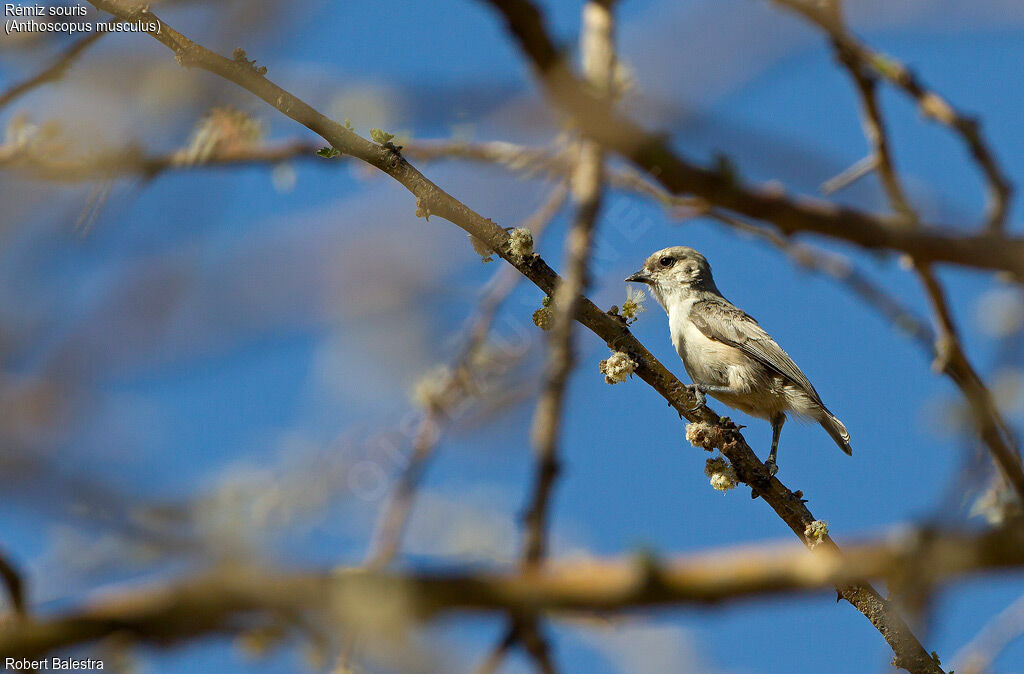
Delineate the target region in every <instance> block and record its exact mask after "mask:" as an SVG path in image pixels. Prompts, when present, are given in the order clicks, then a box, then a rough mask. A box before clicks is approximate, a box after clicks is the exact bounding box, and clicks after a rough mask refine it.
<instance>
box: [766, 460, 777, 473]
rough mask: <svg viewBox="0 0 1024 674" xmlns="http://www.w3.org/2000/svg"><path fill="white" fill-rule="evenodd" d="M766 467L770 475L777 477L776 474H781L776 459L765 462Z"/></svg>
mask: <svg viewBox="0 0 1024 674" xmlns="http://www.w3.org/2000/svg"><path fill="white" fill-rule="evenodd" d="M764 467H765V469H766V470H767V471H768V475H770V476H771V477H775V474H776V473H778V472H779V465H778V464H777V463H775V459H768V460H767V461H765V462H764Z"/></svg>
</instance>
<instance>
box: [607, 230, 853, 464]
mask: <svg viewBox="0 0 1024 674" xmlns="http://www.w3.org/2000/svg"><path fill="white" fill-rule="evenodd" d="M626 280H627V281H630V282H636V283H645V284H647V285H649V286H650V287H651V293H652V294H653V295H654V297H655V299H656V300H658V303H659V304H661V306H662V308H664V309H665V312H666V313H667V314H668V320H669V329H670V330H671V333H672V343H673V344H674V345H675V347H676V351H677V352H678V353H679V357H680V358H682V360H683V366H684V367H685V368H686V372H687V374H688V375H689V376H690V379H691V380H692V381H693V383H694V386H695V387H696V390H697V393H698V397H699V398H701V399H702V397H703V394H704V393H707V394H709V395H712V396H714V397H715V398H717V399H718V400H720V401H721V402H723V403H724V404H726V405H728V406H729V407H732V408H735V409H738V410H740V411H742V412H745V413H747V414H749V415H751V416H753V417H759V418H762V419H768V420H769V421H770V422H771V424H772V450H771V454H770V456H769V458H768V462H767V465H768V468H769V470H770V471H772V472H773V473H774V472H775V470H776V469H777V468H776V463H775V460H776V453H777V451H778V442H779V434H780V432H781V430H782V424H783V423H785V421H786V413H787V412H791V413H793V414H795V415H797V416H798V417H801V418H804V419H809V420H814V421H817V422H818V423H819V424H821V426H822V428H824V429H825V430H826V431H827V432H828V434H829V435H830V436H832V439H833V440H835V442H836V444H837V445H839V448H840V449H842V450H843V451H844V452H846V453H847V454H851V453H852V450H851V448H850V434H849V433H848V432H847V431H846V427H845V426H843V423H842V422H841V421H839V419H837V418H836V417H835V415H833V414H832V413H831V412H830V411H829V410H828V408H827V407H825V404H824V403H823V402H822V401H821V396H819V395H818V392H817V391H816V390H815V389H814V386H813V385H811V382H810V381H809V380H808V379H807V376H806V375H805V374H804V373H803V372H802V371H801V370H800V368H799V367H797V365H796V363H794V362H793V359H792V358H790V357H789V354H787V353H786V352H785V351H783V350H782V347H780V346H779V345H778V344H777V343H776V342H775V340H774V339H772V338H771V335H769V334H768V333H767V332H765V331H764V329H763V328H762V327H761V326H760V325H758V323H757V321H755V320H754V319H753V318H751V317H750V316H748V315H747V314H746V313H744V312H743V311H741V310H740V309H738V308H736V307H735V306H733V305H732V304H731V303H730V302H729V300H727V299H725V298H724V297H723V296H722V293H721V292H719V290H718V287H717V286H716V285H715V281H714V278H713V277H712V276H711V266H710V265H709V264H708V261H707V260H706V259H705V258H704V256H703V255H701V254H700V253H698V252H697V251H695V250H694V249H692V248H687V247H685V246H673V247H671V248H665V249H663V250H659V251H658V252H656V253H654V254H653V255H651V256H650V257H649V258H647V261H646V262H645V263H644V266H643V269H641V270H640V271H638V272H636V273H635V274H633V275H632V276H630V277H629V278H627V279H626Z"/></svg>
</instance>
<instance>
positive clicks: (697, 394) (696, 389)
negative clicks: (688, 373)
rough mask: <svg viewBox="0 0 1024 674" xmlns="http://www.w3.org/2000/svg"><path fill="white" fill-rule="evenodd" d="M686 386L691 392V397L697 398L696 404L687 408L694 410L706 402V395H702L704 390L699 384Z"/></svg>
mask: <svg viewBox="0 0 1024 674" xmlns="http://www.w3.org/2000/svg"><path fill="white" fill-rule="evenodd" d="M686 388H687V389H689V391H690V393H692V394H693V397H694V398H696V399H697V404H696V405H694V406H693V407H692V408H690V409H689V411H690V412H696V411H697V410H699V409H700V408H702V407H704V406H705V405H706V404H707V402H708V399H707V396H705V395H704V391H701V390H700V386H697V385H696V384H694V385H693V386H687V387H686Z"/></svg>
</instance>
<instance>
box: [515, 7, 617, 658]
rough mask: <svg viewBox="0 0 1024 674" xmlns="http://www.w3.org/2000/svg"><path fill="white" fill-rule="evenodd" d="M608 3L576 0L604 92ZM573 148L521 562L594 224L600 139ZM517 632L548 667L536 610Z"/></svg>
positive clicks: (543, 547)
mask: <svg viewBox="0 0 1024 674" xmlns="http://www.w3.org/2000/svg"><path fill="white" fill-rule="evenodd" d="M614 4H615V0H588V2H586V3H585V4H584V6H583V21H582V29H581V35H582V40H581V41H582V53H583V70H584V73H585V76H586V78H587V81H588V82H589V83H590V85H591V86H593V87H594V89H595V90H596V91H599V92H602V94H603V95H605V96H609V97H610V96H611V92H612V78H613V77H614V73H615V37H614V25H615V22H614V18H613V15H612V8H613V6H614ZM578 152H579V158H578V160H577V162H576V165H575V167H574V169H573V175H572V194H573V199H574V201H575V203H576V217H575V219H574V222H573V225H572V227H571V228H570V229H569V233H568V235H567V236H566V246H565V248H566V251H565V258H566V261H565V269H566V272H565V279H564V280H563V281H562V282H561V283H559V284H558V285H557V286H556V287H555V292H554V294H553V302H552V306H551V311H552V314H553V316H552V321H551V336H550V338H549V340H548V355H547V361H546V363H545V366H544V385H543V388H542V389H541V393H540V396H539V398H538V399H537V407H536V410H535V412H534V416H533V428H532V433H531V435H532V441H533V442H532V444H533V448H534V453H535V456H536V467H535V469H534V479H533V485H532V492H531V494H530V496H529V501H528V505H527V507H526V510H525V512H524V515H523V523H524V526H525V532H524V540H523V551H522V564H523V566H524V568H526V569H535V568H537V567H538V566H539V565H540V564H541V563H542V562H543V561H544V557H545V555H546V554H547V548H548V520H549V518H550V512H551V497H552V491H553V489H554V485H555V481H556V480H557V478H558V473H559V472H560V470H561V464H560V462H559V457H558V442H559V436H560V435H561V431H562V419H563V416H564V409H565V389H566V387H567V385H568V382H569V375H570V374H571V373H572V370H573V367H574V366H575V353H574V351H573V331H574V329H575V325H576V320H575V317H576V314H577V311H578V309H579V305H580V302H581V300H582V297H583V293H585V292H586V290H587V285H588V278H587V276H588V267H589V265H590V255H591V251H592V249H593V245H594V230H595V229H596V227H597V219H598V214H599V213H600V211H601V202H602V197H603V194H602V193H603V183H604V153H603V151H602V149H601V146H600V145H598V144H597V143H595V142H593V141H591V140H586V139H581V140H580V141H579V146H578ZM516 634H518V639H519V641H520V642H521V643H522V644H523V646H524V647H525V649H526V651H527V653H529V654H530V657H531V658H532V659H533V661H534V662H535V663H536V665H537V669H538V670H539V671H541V672H545V673H547V672H554V671H555V668H554V663H553V661H552V659H551V648H550V645H549V643H548V640H547V638H546V637H545V636H544V632H543V626H542V624H541V622H540V620H539V619H538V618H537V617H536V616H535V615H531V614H527V615H526V616H512V624H511V626H510V628H509V635H510V636H513V635H516Z"/></svg>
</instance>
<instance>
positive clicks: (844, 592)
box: [89, 0, 1012, 672]
mask: <svg viewBox="0 0 1024 674" xmlns="http://www.w3.org/2000/svg"><path fill="white" fill-rule="evenodd" d="M89 1H90V3H91V4H93V5H94V6H96V7H97V8H99V9H102V10H104V11H109V12H111V13H113V14H114V15H116V16H119V17H121V18H123V19H125V20H127V21H138V20H140V19H145V20H147V21H156V22H157V23H158V26H159V27H158V29H157V30H155V31H153V32H151V33H150V35H151V36H152V37H153V38H154V39H156V40H157V41H159V42H160V43H161V44H163V45H165V46H166V47H168V48H169V49H171V50H172V51H173V52H174V53H175V55H176V57H177V59H178V61H179V62H180V63H182V64H183V65H186V66H192V67H200V68H203V69H205V70H208V71H210V72H212V73H215V74H217V75H220V76H221V77H223V78H225V79H227V80H229V81H232V82H234V83H236V84H238V85H239V86H241V87H243V88H245V89H247V90H248V91H250V92H252V93H253V94H255V95H256V96H258V97H260V98H261V99H263V100H264V101H266V102H267V103H269V104H270V105H272V106H273V107H275V108H276V109H278V110H280V111H281V112H282V113H284V114H285V115H287V116H288V117H291V118H292V119H294V120H295V121H297V122H299V123H301V124H303V125H305V126H307V127H308V128H310V129H311V130H313V131H314V132H316V133H318V134H319V135H321V136H322V137H323V138H325V139H326V140H327V141H328V142H329V143H330V144H331V145H332V146H333V147H335V148H336V149H337V150H338V151H339V152H343V153H345V154H349V155H352V156H354V157H357V158H359V159H361V160H363V161H365V162H367V163H368V164H370V165H372V166H375V167H377V168H378V169H380V170H381V171H383V172H385V173H387V174H388V175H390V176H391V177H392V178H394V179H395V180H396V181H397V182H399V183H400V184H402V185H404V186H405V187H406V188H407V189H408V190H409V191H410V192H412V194H414V195H415V196H416V198H417V206H418V209H417V210H418V211H419V212H421V213H423V214H427V213H431V214H434V215H436V216H438V217H442V218H444V219H446V220H448V221H450V222H452V223H453V224H455V225H457V226H459V227H461V228H462V229H464V230H465V231H466V232H468V233H469V234H472V235H473V236H475V237H476V238H478V239H480V240H481V241H483V242H484V243H486V244H487V245H488V246H489V247H490V248H491V249H492V250H494V251H495V253H496V254H497V255H499V256H500V257H502V258H503V259H504V260H506V261H507V262H509V263H510V264H512V265H513V266H515V267H516V268H517V269H519V270H520V271H521V272H522V273H523V274H524V275H526V276H527V277H528V278H529V279H530V280H531V281H533V282H534V284H536V285H537V287H539V288H540V289H541V290H542V291H544V292H545V293H547V294H551V293H553V292H554V290H555V288H556V287H557V285H558V284H559V283H560V282H561V279H560V278H559V277H558V275H557V274H556V273H555V272H554V271H553V270H552V269H551V268H550V267H549V266H548V265H547V264H546V263H545V262H544V261H543V260H542V259H541V258H540V256H538V255H532V256H521V255H518V254H516V253H515V252H514V251H512V250H511V248H510V246H509V236H508V233H507V232H506V231H505V230H504V229H502V228H501V227H499V226H498V225H497V224H496V223H494V222H492V221H491V220H488V219H485V218H483V217H482V216H480V215H479V214H477V213H476V212H474V211H472V210H471V209H470V208H469V207H467V206H466V205H465V204H463V203H461V202H459V201H457V200H456V199H454V198H453V197H452V196H451V195H449V194H447V193H446V192H444V191H443V190H442V189H441V188H440V187H438V186H437V185H435V184H434V183H432V182H430V181H429V180H428V179H427V178H426V177H424V176H423V174H421V173H420V172H419V171H417V170H416V169H415V168H414V167H413V166H412V165H411V164H409V163H408V161H406V160H405V158H404V157H402V156H401V154H400V153H399V152H398V151H397V149H396V148H395V147H394V146H393V145H391V144H389V143H387V144H383V145H380V144H376V143H371V142H369V141H367V140H366V139H364V138H362V137H360V136H359V135H358V134H356V133H354V132H353V131H351V130H349V129H346V128H345V127H343V126H342V125H340V124H338V123H337V122H335V121H333V120H331V119H329V118H327V117H325V116H324V115H322V114H321V113H319V112H318V111H316V110H315V109H313V108H312V107H310V106H309V105H308V104H307V103H305V102H303V101H301V100H300V99H298V98H296V97H295V96H293V95H292V94H290V93H288V92H287V91H285V90H284V89H281V88H280V87H278V86H277V85H276V84H274V83H273V82H271V81H270V80H268V79H267V78H266V77H265V75H266V72H265V69H262V68H257V67H256V66H255V64H254V63H253V62H251V61H249V60H248V59H247V57H246V55H245V52H244V51H243V50H241V49H238V50H236V51H235V55H234V59H227V58H224V57H222V56H220V55H218V54H215V53H213V52H211V51H209V50H207V49H205V48H204V47H202V46H200V45H198V44H196V43H194V42H192V41H191V40H189V39H188V38H186V37H185V36H184V35H182V34H181V33H179V32H177V31H176V30H174V29H173V28H171V27H170V26H168V25H167V24H166V23H164V22H163V21H161V20H159V19H158V18H157V17H156V16H155V15H153V14H152V13H151V12H148V11H144V10H137V9H136V10H130V9H125V8H124V7H122V6H121V4H120V3H117V2H112V1H111V0H89ZM527 4H528V3H527ZM531 7H532V6H531ZM594 100H597V99H594ZM595 105H601V104H600V103H595ZM927 238H929V239H931V238H932V237H927ZM960 245H961V246H962V245H963V239H961V240H960ZM1011 248H1012V246H1010V245H1009V242H1008V241H1003V242H1002V247H1001V249H1002V250H1007V249H1011ZM576 319H577V320H578V321H580V322H581V323H583V324H584V325H585V326H587V327H588V328H589V329H590V330H592V331H593V332H594V333H595V334H597V335H598V336H600V337H601V338H602V339H603V340H604V341H605V343H606V344H608V345H609V347H611V348H614V349H615V350H619V351H624V352H626V353H627V354H628V355H629V356H630V358H631V359H632V360H633V362H635V363H636V364H637V369H636V374H637V375H638V376H639V377H640V378H641V379H643V380H644V381H645V382H647V383H648V384H650V385H651V386H652V387H654V388H655V389H656V390H657V391H658V392H659V393H660V394H661V395H662V396H663V397H664V398H665V399H666V400H667V401H668V402H669V404H670V405H671V406H672V407H673V408H674V409H675V410H676V411H677V412H678V413H679V414H680V415H681V416H683V417H685V418H687V419H688V420H690V421H705V422H707V423H708V424H710V425H712V426H714V427H716V428H717V429H718V430H719V431H720V433H721V447H720V449H721V451H722V453H723V454H725V456H726V457H727V458H728V459H729V461H730V462H731V463H732V465H733V467H734V469H735V471H736V473H737V476H738V477H739V479H740V480H742V481H744V482H745V483H747V484H749V485H751V486H752V487H753V489H754V490H755V491H756V492H757V493H758V494H759V495H760V496H761V497H762V498H763V499H764V500H765V502H766V503H768V504H769V505H771V507H772V508H773V509H774V510H775V511H776V513H778V515H779V516H780V517H781V518H782V519H783V520H784V521H785V522H786V524H787V525H788V526H789V527H790V529H792V530H793V532H794V533H796V535H797V536H798V537H800V538H801V540H803V541H804V542H805V544H807V545H813V544H814V543H813V542H812V541H810V540H808V539H807V537H806V535H805V533H804V532H805V530H806V528H807V526H808V525H809V524H811V523H812V522H814V521H815V518H814V516H813V515H812V514H811V513H810V511H809V510H808V509H807V507H806V506H805V505H804V503H803V501H802V500H801V498H800V497H799V496H797V495H796V494H795V493H793V492H792V491H790V490H789V489H788V488H787V487H786V486H785V485H783V484H782V482H781V481H779V480H778V478H776V477H773V476H771V475H769V474H768V472H767V471H766V470H765V467H764V464H763V463H761V461H760V460H759V459H758V458H757V456H756V455H755V454H754V452H753V450H752V449H751V448H750V446H749V445H748V444H747V443H746V441H745V440H744V438H743V436H742V434H740V433H739V430H738V429H737V428H736V427H735V425H734V424H732V423H731V422H728V421H727V420H722V419H720V418H719V416H718V415H717V414H715V413H714V412H713V411H711V410H710V409H708V408H706V407H702V408H700V409H698V410H696V411H693V410H694V408H695V407H697V401H696V399H695V397H694V396H693V395H692V394H691V393H690V392H689V391H688V390H687V389H686V387H685V386H683V384H682V382H680V381H679V380H678V379H677V378H676V377H675V376H674V375H672V373H671V372H669V371H668V370H667V369H666V368H665V366H664V365H662V364H661V363H660V362H659V361H658V360H657V359H656V358H655V357H654V356H653V355H652V354H651V353H650V352H649V351H648V350H647V349H646V348H645V347H644V346H643V345H642V344H641V343H640V342H639V341H638V340H637V339H636V338H635V337H634V336H633V335H632V334H631V333H630V332H629V330H628V329H627V328H626V327H625V326H624V325H623V324H622V323H621V321H620V320H619V319H618V318H617V317H612V316H610V315H608V314H606V313H605V312H603V311H601V310H600V309H598V308H597V306H595V305H594V304H593V303H592V302H590V301H589V300H587V299H586V298H582V299H581V300H580V301H579V304H578V311H577V314H576ZM822 543H823V545H825V546H826V547H830V548H831V547H833V546H834V545H835V544H834V543H833V542H832V541H831V539H829V538H827V537H826V538H825V539H824V540H823V542H822ZM837 589H838V590H839V592H840V594H841V596H842V597H844V598H845V599H847V600H848V601H850V603H852V604H853V605H854V606H856V607H857V608H858V610H860V611H861V612H862V613H864V615H865V616H866V617H868V619H869V620H870V621H871V622H872V624H873V625H875V627H876V628H877V629H878V630H879V631H880V632H881V633H882V635H883V636H884V637H885V639H886V641H887V642H888V643H889V644H890V645H891V646H892V648H893V650H894V652H895V653H896V655H897V657H896V662H897V664H899V665H900V666H903V667H905V668H908V669H910V670H911V671H915V672H938V671H940V670H939V668H938V667H937V666H936V665H935V664H934V661H933V660H932V659H931V657H930V656H929V655H928V654H927V652H926V651H925V650H924V648H923V647H922V646H921V644H920V642H918V641H917V639H916V637H914V635H913V633H912V632H911V631H910V629H909V627H908V626H907V624H906V622H905V621H904V620H903V619H902V618H901V617H900V616H899V615H897V614H896V613H895V611H893V610H892V608H891V606H890V605H889V603H888V602H887V601H886V600H885V599H883V598H882V597H881V596H880V595H879V594H878V593H877V592H876V591H875V590H874V588H872V587H871V586H870V585H868V584H866V583H853V584H850V585H843V586H840V587H838V588H837Z"/></svg>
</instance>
